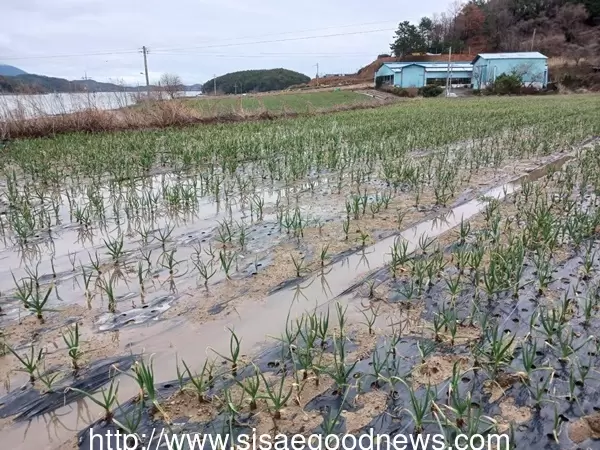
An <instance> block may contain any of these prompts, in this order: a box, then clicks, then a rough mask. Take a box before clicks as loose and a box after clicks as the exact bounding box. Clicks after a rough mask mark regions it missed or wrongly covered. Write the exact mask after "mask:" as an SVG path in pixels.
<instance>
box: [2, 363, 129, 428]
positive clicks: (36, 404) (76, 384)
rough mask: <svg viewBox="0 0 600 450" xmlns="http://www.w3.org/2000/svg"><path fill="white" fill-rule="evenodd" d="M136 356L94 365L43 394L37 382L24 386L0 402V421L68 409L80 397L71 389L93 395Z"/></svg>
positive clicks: (126, 368)
mask: <svg viewBox="0 0 600 450" xmlns="http://www.w3.org/2000/svg"><path fill="white" fill-rule="evenodd" d="M136 358H137V357H136V356H133V355H131V356H121V357H117V358H108V359H104V360H99V361H94V362H93V363H91V364H90V365H89V366H87V367H85V368H83V369H81V370H79V371H78V373H77V374H76V375H74V374H69V375H66V376H64V377H63V378H62V379H60V380H59V381H58V382H57V383H55V384H54V385H53V386H52V390H51V391H48V390H47V389H46V390H43V386H42V385H41V383H40V381H39V380H38V381H37V383H36V384H35V386H33V385H31V384H29V383H28V384H27V385H25V386H23V387H22V388H20V389H15V390H14V391H12V392H10V393H9V394H7V395H5V396H4V397H1V398H0V418H7V417H13V416H14V420H15V421H24V420H31V419H34V418H36V417H39V416H41V415H44V414H49V413H52V412H54V411H56V410H57V409H59V408H62V407H64V406H66V405H70V404H71V403H73V402H76V401H78V400H80V399H82V398H84V395H83V394H82V393H81V392H77V391H75V390H73V389H72V388H75V389H79V390H82V391H85V392H89V393H92V392H95V391H97V390H98V389H99V388H101V387H102V386H104V385H105V384H107V383H108V382H110V380H111V379H113V378H114V377H115V376H116V375H117V374H118V372H119V371H120V372H126V371H128V370H129V369H130V368H131V366H132V364H133V362H134V360H135V359H136Z"/></svg>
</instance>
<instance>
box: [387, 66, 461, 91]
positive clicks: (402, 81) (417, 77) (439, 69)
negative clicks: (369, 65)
mask: <svg viewBox="0 0 600 450" xmlns="http://www.w3.org/2000/svg"><path fill="white" fill-rule="evenodd" d="M472 72H473V66H472V65H471V63H470V62H452V63H450V64H449V63H447V62H391V63H384V64H383V65H382V66H381V67H380V68H379V70H378V71H377V72H376V73H375V84H376V85H379V84H389V85H393V86H397V87H401V88H405V89H407V88H420V87H423V86H425V85H427V84H438V85H442V86H444V85H446V81H447V79H448V78H450V80H451V83H452V86H469V85H470V84H471V74H472Z"/></svg>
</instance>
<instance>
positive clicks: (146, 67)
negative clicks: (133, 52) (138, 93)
mask: <svg viewBox="0 0 600 450" xmlns="http://www.w3.org/2000/svg"><path fill="white" fill-rule="evenodd" d="M142 53H143V54H144V73H145V74H146V91H147V93H148V98H150V78H148V58H147V55H148V49H147V48H146V46H145V45H144V46H143V47H142Z"/></svg>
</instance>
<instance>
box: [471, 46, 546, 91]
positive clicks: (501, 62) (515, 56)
mask: <svg viewBox="0 0 600 450" xmlns="http://www.w3.org/2000/svg"><path fill="white" fill-rule="evenodd" d="M502 74H516V75H518V76H519V77H521V80H522V81H523V85H524V86H533V87H536V88H538V89H539V88H545V87H546V86H547V85H548V58H547V57H546V56H544V55H542V54H541V53H538V52H520V53H480V54H479V55H477V57H476V58H475V59H474V60H473V88H474V89H485V88H486V87H488V86H489V85H490V84H493V83H494V82H495V81H496V78H498V77H499V76H500V75H502Z"/></svg>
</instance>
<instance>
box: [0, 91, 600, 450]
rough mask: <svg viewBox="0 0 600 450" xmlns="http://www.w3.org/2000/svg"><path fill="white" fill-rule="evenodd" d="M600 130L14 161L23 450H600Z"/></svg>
mask: <svg viewBox="0 0 600 450" xmlns="http://www.w3.org/2000/svg"><path fill="white" fill-rule="evenodd" d="M598 117H600V99H599V98H598V97H596V96H561V97H557V96H555V97H530V98H483V99H470V100H469V101H458V100H456V99H454V100H452V99H440V100H433V101H422V102H421V101H415V102H409V103H403V104H401V105H397V106H392V107H383V108H379V109H373V110H364V111H354V112H344V113H339V114H331V115H324V116H315V117H305V118H298V119H293V120H275V121H267V122H253V123H239V124H227V125H214V126H201V127H193V128H182V129H166V130H157V131H143V132H121V133H104V134H96V135H85V134H72V135H63V136H60V137H56V138H52V139H36V140H19V141H12V142H9V143H8V144H6V145H5V147H4V148H2V153H1V156H0V170H1V172H2V175H1V177H0V192H1V194H0V237H1V243H0V261H1V264H0V275H1V276H0V330H1V334H0V355H3V356H0V377H1V378H2V380H3V385H2V386H1V387H0V436H2V438H3V442H4V443H6V445H8V446H9V447H10V448H19V449H20V448H22V449H33V448H36V449H37V448H48V449H62V448H71V447H79V448H82V449H84V448H85V449H89V448H98V449H100V448H101V446H100V444H101V442H100V441H95V442H94V443H90V442H89V440H88V439H89V430H90V429H92V430H94V432H96V433H100V434H102V435H104V436H105V439H106V440H105V441H104V444H108V442H109V441H110V438H109V437H108V433H107V432H108V431H110V430H115V429H120V430H125V431H127V432H128V433H136V434H137V435H138V436H139V439H140V445H142V444H143V445H146V446H147V445H150V444H151V442H149V441H150V440H151V439H150V438H149V436H150V434H151V429H152V428H154V427H159V428H163V427H164V428H165V429H166V430H169V433H176V432H180V431H189V432H196V433H211V434H223V433H229V434H230V435H231V436H236V435H239V434H240V433H249V432H251V430H252V429H253V428H256V429H257V430H259V431H258V432H259V433H271V434H273V435H276V434H277V433H284V434H292V433H304V434H312V433H315V432H316V433H321V434H323V435H329V434H339V433H342V432H348V433H353V434H356V435H359V434H361V433H364V432H365V430H367V429H368V428H375V429H376V430H379V432H385V433H390V434H395V433H416V434H419V433H442V434H444V436H446V438H447V442H448V443H450V442H452V438H453V436H455V435H456V434H458V433H465V434H468V435H472V434H475V433H483V434H491V433H505V434H507V435H508V436H510V437H511V440H512V442H513V443H514V444H517V446H516V447H515V448H521V447H525V446H527V447H529V448H532V449H547V448H548V449H563V448H576V446H577V445H579V446H583V448H586V447H593V446H594V445H596V444H597V441H594V439H595V438H596V437H597V436H599V431H598V430H597V429H596V428H595V427H596V424H597V421H598V420H599V417H600V416H599V413H598V408H597V400H598V399H597V398H596V397H597V390H598V389H597V384H598V381H597V379H598V378H597V375H598V374H597V373H596V369H595V367H597V366H598V362H599V361H598V354H599V352H600V339H597V338H596V337H595V336H596V335H597V330H598V325H599V322H598V319H597V316H598V306H599V303H598V286H600V285H599V284H597V283H598V281H599V280H600V275H598V273H597V269H598V262H599V261H598V254H597V242H596V238H597V233H598V231H599V230H600V228H599V227H600V210H599V209H598V206H597V201H596V194H597V191H598V189H599V187H600V177H599V176H598V170H597V167H598V166H599V163H600V159H599V158H600V156H599V155H600V153H599V151H600V140H599V138H598V137H599V135H600V122H598V120H597V118H598ZM249 430H250V431H249ZM113 444H114V442H113ZM155 444H156V442H155V441H154V442H153V445H155ZM104 448H107V447H106V446H105V447H104ZM140 448H141V447H140Z"/></svg>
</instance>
